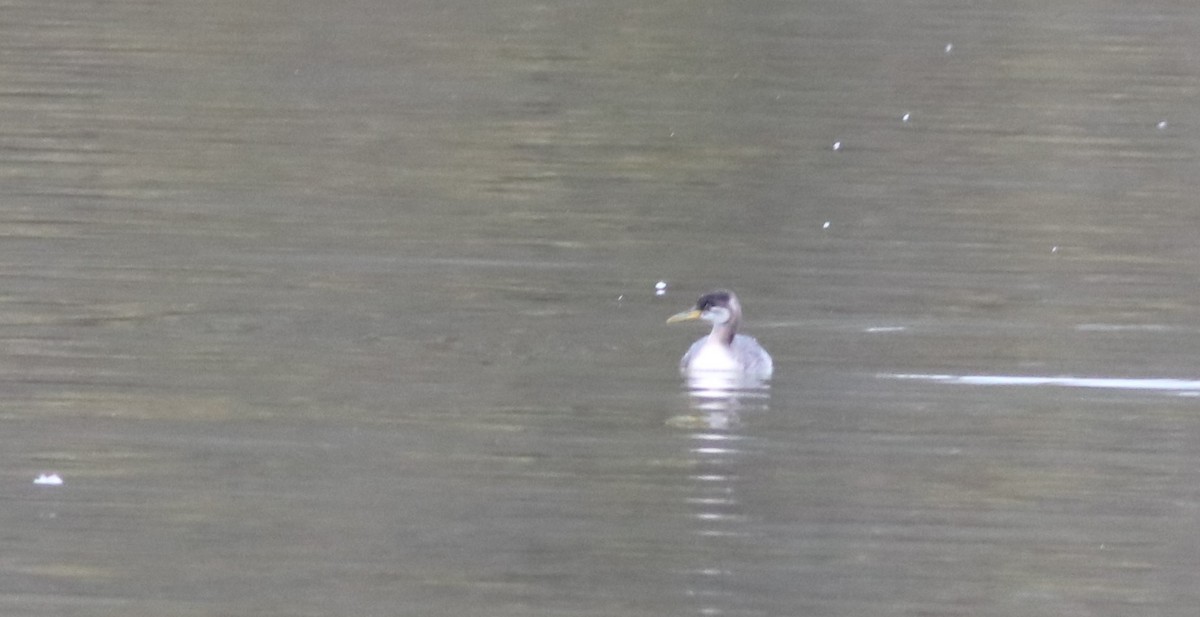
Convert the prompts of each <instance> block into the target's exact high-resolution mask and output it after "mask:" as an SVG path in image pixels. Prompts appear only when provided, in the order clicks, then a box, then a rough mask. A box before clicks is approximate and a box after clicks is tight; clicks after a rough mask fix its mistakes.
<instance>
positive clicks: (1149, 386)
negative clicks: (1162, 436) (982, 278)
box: [880, 373, 1200, 396]
mask: <svg viewBox="0 0 1200 617" xmlns="http://www.w3.org/2000/svg"><path fill="white" fill-rule="evenodd" d="M880 377H884V378H887V379H911V380H917V381H936V382H940V383H949V384H958V385H964V386H1060V387H1066V388H1107V389H1112V390H1160V391H1168V392H1179V393H1185V394H1188V395H1192V396H1195V395H1200V380H1194V379H1157V378H1155V379H1129V378H1124V377H1120V378H1117V377H1039V376H1034V375H938V374H921V373H884V374H881V375H880Z"/></svg>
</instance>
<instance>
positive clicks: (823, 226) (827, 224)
mask: <svg viewBox="0 0 1200 617" xmlns="http://www.w3.org/2000/svg"><path fill="white" fill-rule="evenodd" d="M821 229H829V221H825V224H824V225H821Z"/></svg>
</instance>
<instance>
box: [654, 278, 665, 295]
mask: <svg viewBox="0 0 1200 617" xmlns="http://www.w3.org/2000/svg"><path fill="white" fill-rule="evenodd" d="M666 293H667V282H666V281H659V282H657V283H655V284H654V295H656V296H662V295H665V294H666Z"/></svg>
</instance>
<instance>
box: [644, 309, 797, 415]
mask: <svg viewBox="0 0 1200 617" xmlns="http://www.w3.org/2000/svg"><path fill="white" fill-rule="evenodd" d="M684 321H706V322H708V323H711V324H712V331H711V332H709V334H708V335H707V336H704V337H701V338H700V339H698V340H697V341H696V342H694V343H692V346H691V347H690V348H688V350H687V353H685V354H683V358H681V359H680V361H679V369H680V371H681V372H682V373H683V376H684V378H685V379H686V381H687V388H688V393H689V394H690V395H691V402H692V408H693V411H694V412H695V414H694V415H692V416H686V417H677V418H673V419H672V421H671V423H672V424H675V425H686V426H691V427H695V428H701V427H706V428H712V429H724V428H728V427H729V426H730V425H731V424H735V423H737V422H739V421H740V416H739V410H740V409H742V408H744V407H746V406H750V407H761V408H766V406H767V398H768V389H769V387H770V379H771V374H772V373H773V372H774V368H775V367H774V362H772V360H771V355H770V354H769V353H767V350H766V349H763V346H762V345H760V344H759V343H758V341H757V340H756V339H755V338H754V337H752V336H747V335H745V334H740V333H738V331H737V330H738V326H740V325H741V322H742V304H741V302H740V301H739V300H738V297H737V295H736V294H734V293H733V292H732V291H729V290H726V289H719V290H716V291H711V292H708V293H706V294H704V295H702V296H700V299H699V300H697V301H696V305H695V307H693V308H692V309H690V310H687V311H683V312H682V313H677V314H675V315H672V316H671V317H670V318H668V319H667V323H679V322H684Z"/></svg>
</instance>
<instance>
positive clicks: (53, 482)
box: [33, 473, 63, 486]
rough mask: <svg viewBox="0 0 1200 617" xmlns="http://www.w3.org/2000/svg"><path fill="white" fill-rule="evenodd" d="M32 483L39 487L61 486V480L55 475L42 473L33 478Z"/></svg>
mask: <svg viewBox="0 0 1200 617" xmlns="http://www.w3.org/2000/svg"><path fill="white" fill-rule="evenodd" d="M33 483H34V484H38V485H41V486H62V483H63V479H62V477H61V476H59V475H58V474H56V473H51V474H45V473H44V474H41V475H39V476H38V477H36V478H34V479H33Z"/></svg>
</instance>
